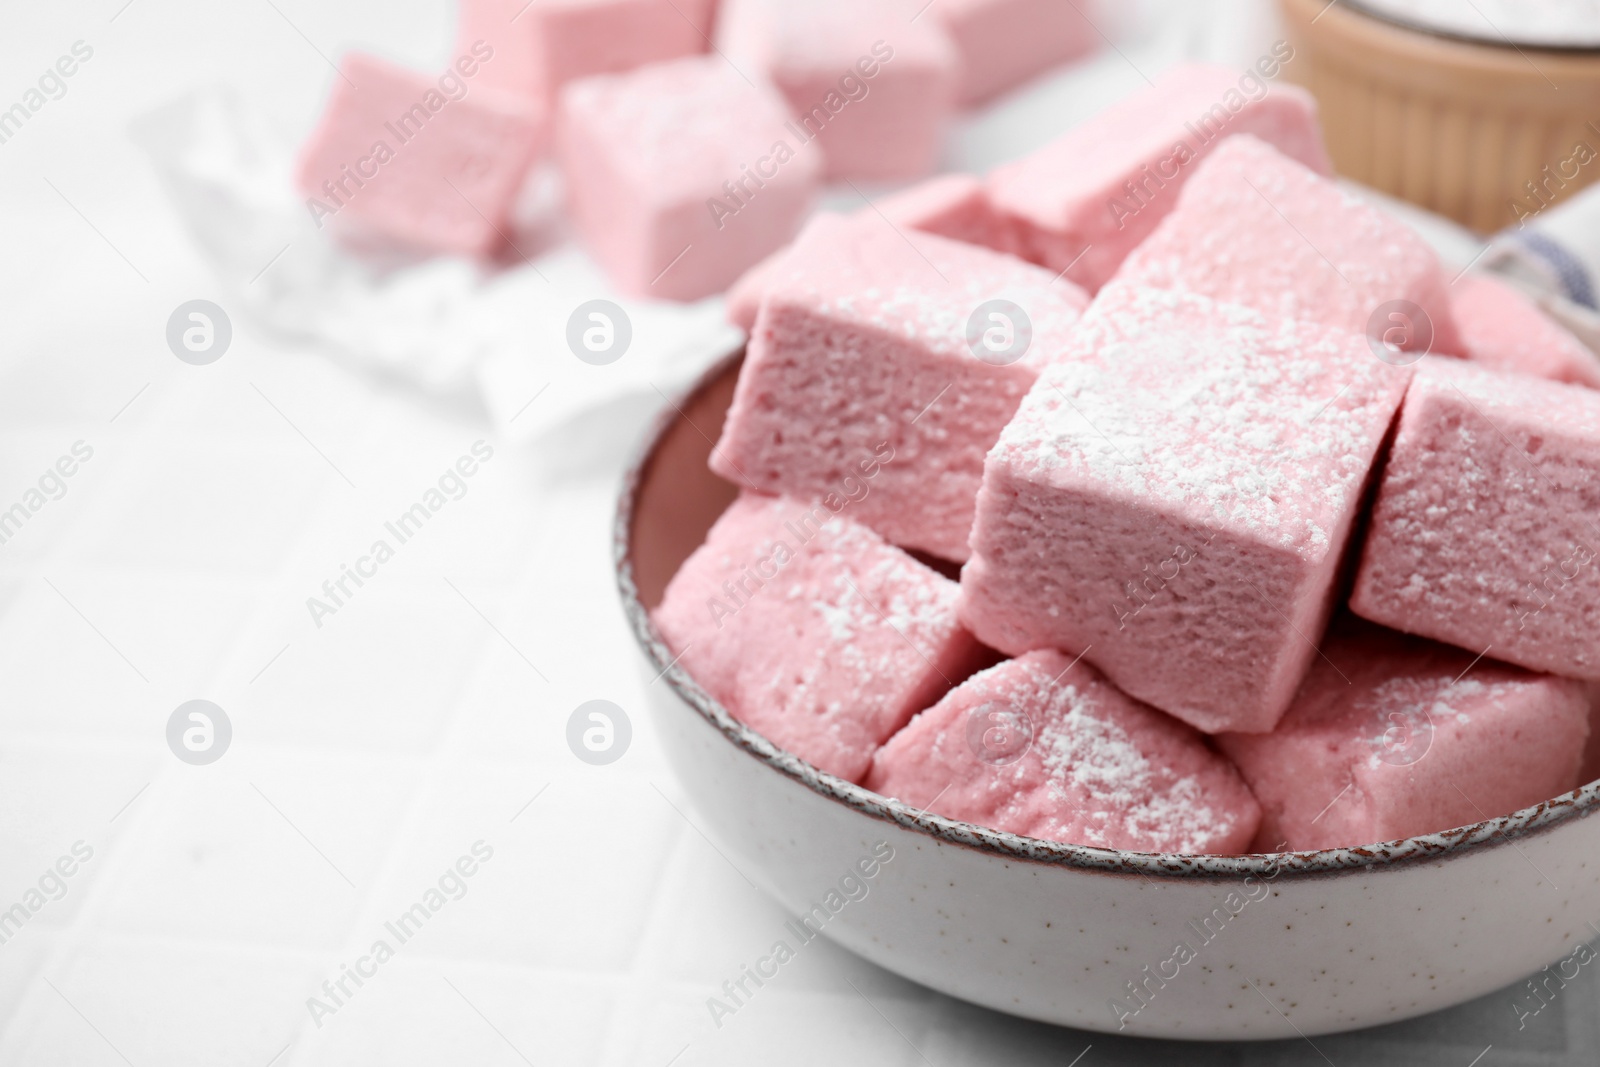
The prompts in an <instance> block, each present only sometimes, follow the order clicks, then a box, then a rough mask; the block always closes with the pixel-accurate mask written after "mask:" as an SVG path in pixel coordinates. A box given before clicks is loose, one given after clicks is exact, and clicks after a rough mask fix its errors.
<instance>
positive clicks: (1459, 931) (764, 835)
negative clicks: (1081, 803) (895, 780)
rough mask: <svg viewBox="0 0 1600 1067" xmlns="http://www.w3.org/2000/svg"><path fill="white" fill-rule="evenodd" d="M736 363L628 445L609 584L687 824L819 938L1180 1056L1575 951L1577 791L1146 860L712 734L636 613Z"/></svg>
mask: <svg viewBox="0 0 1600 1067" xmlns="http://www.w3.org/2000/svg"><path fill="white" fill-rule="evenodd" d="M738 359H739V355H738V354H735V355H733V356H730V357H729V358H728V359H727V360H725V361H723V362H722V363H721V364H720V365H719V366H717V367H716V368H714V370H713V371H712V372H711V373H710V374H708V375H707V377H706V378H705V379H704V380H703V381H702V382H701V383H700V385H699V386H698V387H696V388H695V389H694V390H692V391H691V392H690V394H689V395H688V396H686V397H685V398H684V399H683V400H682V401H681V402H679V403H677V404H675V405H673V406H671V407H670V408H669V409H668V410H667V411H666V412H664V413H663V416H662V418H661V421H660V423H659V424H658V426H657V427H656V428H655V430H654V432H653V433H652V434H651V435H650V437H649V439H648V441H647V442H646V444H645V447H644V449H643V451H642V453H641V456H640V458H639V461H638V463H637V464H636V465H635V466H634V468H633V469H632V471H631V472H630V474H629V476H628V478H627V480H626V481H625V484H624V486H623V490H622V496H621V501H620V506H619V510H618V515H617V527H616V563H617V577H618V582H619V584H620V587H621V593H622V599H623V604H624V607H625V609H626V611H627V614H628V616H629V619H630V621H631V623H632V626H633V629H634V633H635V634H636V635H637V637H638V639H639V644H640V648H641V649H642V650H643V652H644V656H645V660H646V661H647V666H646V669H647V670H648V673H649V677H650V678H651V679H652V682H651V684H650V687H649V692H650V693H651V694H652V695H653V700H654V702H655V704H656V708H657V718H658V728H659V730H660V732H661V735H662V737H663V740H664V743H665V745H666V747H667V750H668V753H669V755H670V758H671V759H672V761H673V763H674V764H675V766H676V769H677V773H678V775H679V777H680V778H681V780H682V782H683V784H684V787H685V788H686V789H687V790H688V791H689V793H690V794H691V796H692V797H693V798H694V801H695V805H696V807H697V809H698V812H699V818H698V819H697V823H698V824H699V825H701V826H703V827H704V828H705V830H706V832H707V833H708V834H709V835H710V836H712V837H713V838H714V839H715V841H716V843H717V845H718V846H719V847H720V848H721V849H722V850H723V852H724V853H725V854H726V855H727V856H728V857H729V859H730V860H731V862H733V863H734V864H735V865H736V866H737V867H738V868H739V870H740V871H741V872H743V873H744V875H745V876H746V877H747V878H749V879H750V880H751V881H753V882H754V883H756V884H757V885H759V886H761V887H762V888H763V889H764V890H765V891H766V892H768V893H770V894H771V895H772V896H773V897H774V898H776V899H777V900H778V901H779V902H780V903H782V904H783V906H784V907H786V908H788V909H790V910H792V911H793V912H794V913H795V914H796V915H797V916H803V915H806V914H808V913H810V914H811V915H812V916H814V917H813V918H812V920H811V921H812V925H814V926H816V927H819V928H820V929H821V932H822V933H823V934H825V935H826V936H828V937H829V938H831V939H833V940H834V941H836V942H838V943H839V944H841V945H843V946H845V947H846V948H849V949H851V950H852V951H854V952H856V953H858V954H860V955H861V956H864V957H866V958H867V959H869V960H871V961H872V962H874V963H876V964H878V965H879V966H881V967H884V968H886V969H888V970H890V971H894V972H895V973H897V974H900V975H903V976H905V977H906V978H909V979H911V980H913V981H916V982H920V983H922V984H924V985H927V986H930V987H932V988H934V989H937V990H940V991H941V992H944V993H947V994H949V995H951V996H954V997H959V998H961V999H963V1000H967V1001H971V1002H973V1003H975V1004H981V1005H984V1006H987V1007H990V1008H994V1009H998V1010H1000V1011H1005V1012H1010V1013H1013V1014H1016V1015H1021V1016H1026V1017H1028V1018H1031V1019H1039V1020H1043V1021H1046V1022H1051V1023H1059V1024H1064V1025H1068V1026H1075V1027H1082V1028H1085V1029H1090V1030H1102V1031H1111V1032H1116V1031H1119V1030H1120V1031H1121V1032H1123V1033H1125V1034H1136V1035H1145V1036H1153V1037H1179V1038H1196V1039H1250V1038H1263V1039H1265V1038H1292V1037H1296V1036H1315V1035H1317V1034H1321V1033H1328V1032H1332V1031H1339V1030H1348V1029H1353V1028H1356V1027H1362V1026H1371V1025H1374V1024H1378V1023H1386V1022H1393V1021H1395V1020H1399V1019H1404V1018H1407V1017H1410V1016H1414V1015H1420V1014H1423V1013H1425V1012H1431V1011H1435V1010H1438V1009H1441V1008H1445V1007H1449V1006H1451V1005H1454V1004H1459V1003H1461V1002H1464V1001H1467V1000H1470V999H1472V998H1474V997H1478V996H1481V995H1483V994H1484V993H1487V992H1490V991H1492V990H1495V989H1498V988H1500V987H1502V986H1504V985H1506V984H1507V983H1510V982H1512V981H1514V980H1516V979H1517V978H1519V977H1521V976H1523V975H1526V974H1529V973H1530V972H1533V971H1535V970H1537V969H1539V968H1540V967H1542V966H1544V965H1546V964H1549V963H1552V962H1553V961H1557V960H1559V959H1561V958H1563V957H1566V956H1569V955H1570V954H1572V953H1573V952H1574V950H1575V948H1576V947H1577V946H1578V945H1579V944H1580V943H1581V942H1585V941H1588V940H1590V939H1592V938H1593V937H1594V936H1595V935H1596V934H1600V929H1597V928H1595V927H1592V926H1591V925H1590V920H1591V919H1592V918H1600V819H1593V818H1589V815H1590V814H1591V812H1592V811H1593V810H1594V809H1595V807H1596V804H1597V798H1600V783H1596V784H1592V785H1589V786H1586V787H1585V788H1583V789H1581V790H1578V791H1576V792H1574V793H1570V794H1567V795H1566V796H1562V797H1558V798H1556V799H1554V800H1551V801H1549V802H1548V803H1545V804H1541V805H1538V806H1537V807H1532V808H1527V809H1525V810H1523V811H1519V812H1517V813H1515V814H1513V815H1508V816H1505V817H1503V818H1497V819H1490V820H1487V821H1485V822H1481V823H1478V824H1476V825H1473V826H1465V827H1461V828H1459V829H1456V830H1450V831H1447V832H1445V833H1439V834H1431V835H1428V836H1426V837H1417V838H1410V839H1408V840H1404V841H1391V842H1385V843H1382V844H1373V845H1369V846H1366V847H1362V848H1347V849H1329V850H1326V851H1321V852H1295V853H1285V854H1282V855H1277V856H1188V855H1153V854H1142V853H1132V852H1119V851H1114V850H1108V849H1100V848H1087V847H1081V846H1076V845H1066V844H1060V843H1056V842H1049V841H1039V840H1034V839H1032V838H1025V837H1019V836H1016V835H1014V834H1006V833H999V832H996V831H993V830H987V829H984V828H983V827H979V826H974V825H972V824H970V823H964V822H958V821H956V820H953V819H946V818H942V817H940V816H937V815H930V814H925V813H921V812H918V811H914V810H912V809H910V808H909V807H907V806H906V805H904V804H901V803H899V802H897V801H894V800H890V799H886V798H884V797H881V796H878V795H877V794H875V793H872V792H869V791H868V790H866V789H863V788H861V787H860V786H857V785H852V784H851V783H849V782H846V781H843V780H841V779H838V778H835V777H833V776H832V775H828V774H824V773H822V772H820V771H818V770H816V769H815V768H814V767H812V766H811V765H809V764H807V763H805V762H803V761H802V760H800V759H798V758H797V757H795V756H792V755H790V754H788V753H786V752H784V751H782V750H780V749H778V748H776V747H775V746H773V745H772V744H771V743H769V742H768V741H766V740H765V739H764V738H762V737H761V736H759V735H758V734H756V733H754V732H752V731H750V730H748V729H746V728H745V727H744V726H742V725H740V724H739V723H738V722H736V721H734V719H733V718H731V717H730V716H729V715H728V713H727V711H726V710H724V709H723V708H722V707H721V705H719V704H718V703H717V702H716V701H715V700H713V699H712V698H711V697H710V696H708V695H707V694H706V693H705V692H703V691H702V690H701V689H700V688H699V686H697V685H696V684H695V681H694V679H693V678H691V677H689V675H688V674H687V673H686V672H685V671H683V670H682V668H681V667H679V666H677V665H675V664H673V662H672V659H673V657H672V653H670V652H669V651H667V649H666V647H665V646H664V644H663V643H662V641H661V638H660V635H659V634H657V633H656V631H655V628H654V627H653V626H652V625H651V623H650V620H649V615H648V611H649V609H651V608H652V607H654V606H655V605H656V604H657V603H659V601H660V598H661V593H662V590H663V588H664V587H665V585H666V583H667V581H668V579H669V578H670V577H671V576H672V574H673V573H674V572H675V571H676V569H677V567H678V565H679V564H680V563H681V562H682V561H683V560H684V558H686V557H687V556H688V554H689V553H690V552H692V551H693V550H694V549H695V547H696V546H698V545H699V544H700V543H701V541H702V540H704V537H705V534H706V531H707V530H708V529H709V528H710V526H711V524H712V522H713V521H714V520H715V519H716V517H717V516H718V515H719V514H720V513H721V511H722V509H723V508H724V507H725V506H726V505H727V504H728V503H729V502H730V501H731V500H732V499H733V496H734V490H733V488H732V487H731V486H729V485H727V484H726V483H724V482H722V481H720V480H719V479H717V478H716V477H715V476H714V475H712V474H711V473H710V472H709V470H707V468H706V457H707V456H708V454H709V453H710V450H711V447H712V442H713V441H715V440H716V438H717V436H718V434H719V432H720V429H721V425H722V419H723V416H724V414H725V412H726V410H727V407H728V403H729V400H730V399H731V397H732V392H733V383H734V379H735V376H736V374H737V370H738ZM889 850H892V858H890V859H888V860H887V861H886V862H884V861H882V860H881V857H882V856H883V855H885V854H886V853H888V851H889ZM863 861H866V862H865V865H864V866H863ZM865 870H871V871H872V874H871V876H870V877H866V876H865V875H864V874H863V873H862V872H863V871H865ZM846 876H850V878H849V880H846ZM841 883H842V888H841ZM857 886H860V887H862V888H863V889H864V890H865V891H866V895H865V896H862V895H861V890H859V889H857V888H856V887H857ZM830 891H833V892H834V896H833V897H832V898H829V897H828V894H829V893H830ZM851 896H856V897H859V898H860V899H856V900H851V899H850V897H851ZM814 908H815V909H817V910H813V909H814ZM795 929H796V930H797V929H798V928H795ZM788 936H789V932H787V931H786V937H788ZM791 940H792V941H793V940H797V939H791ZM1180 944H1183V945H1186V946H1187V951H1184V950H1180V949H1179V948H1178V946H1179V945H1180ZM790 947H794V944H793V943H791V946H790ZM757 966H758V968H759V967H761V966H762V965H761V963H760V962H759V961H758V963H757ZM770 966H771V967H773V968H775V967H776V966H777V964H776V963H773V964H771V965H770ZM1568 969H1569V970H1570V969H1571V967H1569V968H1568ZM1569 977H1570V975H1569ZM1135 991H1137V996H1136V995H1135ZM1119 1003H1120V1007H1118V1006H1117V1005H1118V1004H1119ZM1507 1010H1508V1011H1513V1010H1515V1009H1514V1007H1513V1005H1512V1004H1511V1003H1510V1002H1508V1005H1507Z"/></svg>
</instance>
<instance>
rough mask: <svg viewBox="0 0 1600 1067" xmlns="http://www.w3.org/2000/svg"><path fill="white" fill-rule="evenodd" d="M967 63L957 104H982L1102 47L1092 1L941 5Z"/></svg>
mask: <svg viewBox="0 0 1600 1067" xmlns="http://www.w3.org/2000/svg"><path fill="white" fill-rule="evenodd" d="M929 13H930V14H933V15H935V16H936V17H937V18H938V19H939V21H940V22H941V23H943V24H944V27H945V29H946V31H948V32H949V34H950V39H951V40H952V41H954V42H955V46H956V53H957V55H959V56H960V61H961V88H960V90H959V91H958V93H957V102H958V103H961V104H965V105H970V104H979V103H982V102H984V101H986V100H988V99H990V98H992V97H995V96H998V95H1000V94H1001V93H1003V92H1006V91H1007V90H1009V89H1015V88H1016V87H1017V86H1019V85H1022V84H1023V83H1024V82H1026V81H1028V80H1030V79H1031V78H1033V77H1035V76H1036V75H1039V74H1042V73H1044V72H1045V71H1047V70H1049V69H1050V68H1051V67H1054V66H1056V65H1057V64H1060V63H1065V62H1067V61H1068V60H1072V59H1077V58H1079V57H1080V56H1084V55H1087V54H1088V53H1089V52H1092V51H1094V50H1095V49H1097V48H1098V47H1099V46H1100V34H1099V33H1098V32H1097V31H1096V30H1095V28H1094V25H1093V24H1092V23H1091V21H1090V19H1091V18H1093V17H1094V16H1095V10H1094V6H1093V5H1092V4H1090V3H1088V0H1080V2H1079V3H1075V4H1069V3H1064V2H1063V0H938V3H936V4H935V6H934V7H933V9H932V10H931V11H930V12H929Z"/></svg>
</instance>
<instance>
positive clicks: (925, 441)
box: [712, 219, 1087, 561]
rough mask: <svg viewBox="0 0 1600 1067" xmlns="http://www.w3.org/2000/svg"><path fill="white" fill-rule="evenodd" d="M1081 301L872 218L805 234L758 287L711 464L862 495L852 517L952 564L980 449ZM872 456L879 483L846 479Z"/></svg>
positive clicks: (800, 489)
mask: <svg viewBox="0 0 1600 1067" xmlns="http://www.w3.org/2000/svg"><path fill="white" fill-rule="evenodd" d="M996 301H1004V302H1006V303H1004V304H997V303H993V302H996ZM1086 303H1087V298H1086V297H1084V295H1083V293H1082V292H1081V291H1079V290H1078V289H1077V287H1076V286H1073V285H1072V284H1071V283H1070V282H1067V281H1065V280H1058V279H1056V278H1054V277H1052V276H1051V274H1050V273H1049V272H1048V271H1044V270H1041V269H1039V268H1038V267H1034V266H1031V265H1029V264H1027V263H1024V262H1023V261H1022V260H1020V259H1016V258H1013V257H1011V256H1006V255H1002V254H1001V253H998V252H991V251H989V250H988V249H984V248H978V247H976V246H973V245H967V244H962V243H960V242H957V241H949V240H946V239H944V238H941V237H935V236H933V235H931V234H918V233H914V232H909V231H897V230H895V229H892V228H890V227H888V226H886V225H884V224H883V221H882V220H881V219H877V220H873V219H864V220H862V221H860V222H854V223H852V222H845V223H837V224H831V225H827V226H823V227H819V228H813V229H812V230H811V231H809V233H808V235H807V238H806V239H805V240H803V241H802V242H800V243H799V244H798V245H797V246H796V247H795V249H794V251H793V252H791V253H790V255H788V256H787V257H785V259H784V260H783V265H782V268H781V269H780V270H779V271H778V272H776V276H775V277H773V278H772V279H771V282H770V285H769V286H768V288H767V291H766V297H765V301H764V302H763V303H762V305H761V313H760V317H759V318H758V319H757V321H756V327H755V331H754V333H753V334H752V336H751V339H750V345H749V349H748V351H747V354H746V356H745V363H744V369H743V372H742V373H741V374H740V377H739V384H738V388H737V390H736V392H735V393H734V398H733V406H732V407H731V408H730V410H729V412H728V418H727V422H726V423H725V424H724V426H723V432H722V440H721V441H720V442H719V444H718V446H717V449H716V450H715V451H714V452H713V453H712V468H713V469H714V470H715V471H716V472H717V473H718V474H721V475H722V476H723V477H725V478H728V479H729V480H731V481H734V482H737V483H738V484H740V485H741V486H744V487H746V488H753V489H759V490H762V491H765V492H783V493H787V494H789V495H792V496H800V497H806V498H812V497H819V496H823V495H824V494H829V493H837V494H847V495H851V496H859V499H857V500H856V501H855V502H854V503H853V504H852V506H851V512H850V514H851V517H852V518H854V519H856V521H858V522H861V523H864V524H865V525H867V526H870V527H872V528H873V529H874V530H877V531H878V532H879V533H880V534H882V535H883V536H884V537H886V538H887V539H888V540H889V541H891V542H892V543H894V544H897V545H900V546H902V547H905V548H914V549H920V550H922V551H924V552H928V553H931V554H933V555H935V556H940V557H943V558H944V559H948V560H956V561H960V560H963V559H965V558H966V556H967V535H968V532H969V531H970V529H971V526H972V513H973V505H974V501H975V499H976V498H977V494H978V485H979V481H980V480H981V478H982V474H983V456H984V453H985V452H987V451H988V449H989V446H990V445H992V444H994V441H995V439H996V438H997V437H999V436H1000V431H1001V429H1002V428H1003V427H1004V426H1005V424H1006V423H1007V422H1008V421H1009V420H1010V418H1011V416H1012V413H1013V412H1015V411H1016V408H1017V405H1018V403H1020V402H1021V400H1022V395H1023V394H1024V393H1025V392H1027V389H1028V386H1029V385H1030V384H1032V382H1033V380H1034V378H1035V377H1036V376H1037V374H1038V368H1039V367H1040V366H1041V365H1042V364H1043V363H1044V362H1045V361H1047V360H1048V359H1049V358H1051V357H1052V356H1053V355H1054V354H1055V353H1056V352H1058V351H1060V350H1061V349H1062V348H1063V347H1065V345H1066V344H1067V341H1068V338H1069V337H1070V336H1071V334H1072V330H1073V326H1074V324H1075V323H1076V322H1077V320H1078V316H1079V312H1080V310H1081V309H1082V308H1083V306H1084V305H1085V304H1086ZM1016 309H1020V311H1021V315H1019V314H1018V313H1017V310H1016ZM1023 316H1026V320H1027V321H1026V322H1025V321H1023ZM975 322H976V326H974V323H975ZM974 330H975V331H976V332H971V333H970V335H969V332H970V331H974ZM1008 338H1009V339H1010V341H1011V342H1012V343H1013V344H1014V345H1015V348H1007V347H1006V341H1007V339H1008ZM1030 338H1031V339H1030ZM985 342H992V343H993V344H994V346H995V347H996V348H998V349H999V351H998V352H996V351H993V350H991V349H990V348H987V347H985ZM979 352H982V353H983V358H980V357H979V355H978V353H979ZM873 454H877V455H879V456H880V457H881V460H882V462H881V467H880V469H879V470H878V472H877V473H876V475H875V476H874V477H873V478H871V479H867V480H858V479H855V478H854V477H853V473H854V467H855V464H856V463H857V461H858V460H859V459H860V458H861V457H863V456H869V455H873Z"/></svg>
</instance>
